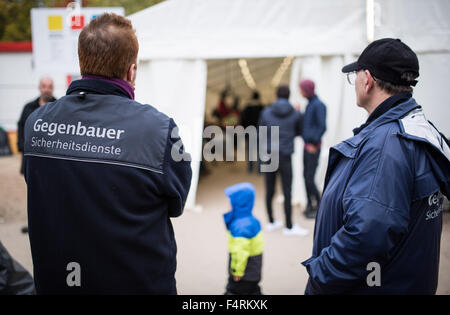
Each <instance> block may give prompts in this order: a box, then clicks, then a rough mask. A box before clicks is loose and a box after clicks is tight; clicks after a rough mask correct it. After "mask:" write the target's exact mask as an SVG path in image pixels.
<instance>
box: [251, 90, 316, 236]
mask: <svg viewBox="0 0 450 315" xmlns="http://www.w3.org/2000/svg"><path fill="white" fill-rule="evenodd" d="M289 94H290V91H289V87H288V86H286V85H280V86H279V87H278V89H277V100H276V101H275V103H274V104H272V105H271V106H269V107H268V108H265V109H264V110H263V112H262V113H261V117H260V120H259V126H267V127H276V128H279V139H278V140H279V141H278V146H274V144H273V143H271V142H270V141H268V143H267V150H268V151H270V152H271V154H277V155H278V156H279V167H278V169H277V170H276V171H274V172H266V173H265V184H266V208H267V214H268V217H269V223H268V224H267V226H266V230H267V231H273V230H276V229H278V228H281V227H282V223H281V222H279V221H275V220H274V216H273V210H272V199H273V195H274V193H275V181H276V175H277V173H279V174H280V177H281V183H282V187H283V194H284V213H285V222H286V227H285V229H284V230H283V233H284V234H285V235H301V236H304V235H306V234H307V233H308V231H307V230H306V229H303V228H301V227H300V226H298V225H293V224H292V205H291V187H292V164H291V155H292V153H293V152H294V138H295V137H296V136H299V135H300V133H301V119H302V117H301V114H300V112H298V111H297V110H295V109H294V107H293V106H292V105H291V104H290V103H289V101H288V99H289ZM270 138H271V137H269V139H270ZM276 147H278V152H273V151H274V150H275V148H276ZM265 163H267V162H265Z"/></svg>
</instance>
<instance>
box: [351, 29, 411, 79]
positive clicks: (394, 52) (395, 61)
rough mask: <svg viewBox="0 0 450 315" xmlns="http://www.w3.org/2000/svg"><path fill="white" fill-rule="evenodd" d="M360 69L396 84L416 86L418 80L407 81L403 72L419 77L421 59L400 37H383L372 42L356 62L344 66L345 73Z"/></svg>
mask: <svg viewBox="0 0 450 315" xmlns="http://www.w3.org/2000/svg"><path fill="white" fill-rule="evenodd" d="M359 70H369V71H370V73H371V74H372V75H373V76H374V77H375V78H379V79H380V80H383V81H386V82H390V83H392V84H395V85H404V86H411V85H412V86H415V85H416V84H417V80H412V81H406V80H405V79H402V74H404V73H405V72H410V73H412V74H414V76H415V77H416V78H417V77H418V76H419V60H418V59H417V56H416V54H415V53H414V51H412V50H411V48H409V47H408V46H407V45H406V44H405V43H403V42H402V41H401V40H400V39H393V38H383V39H379V40H376V41H374V42H372V43H370V44H369V46H367V47H366V49H364V51H363V52H362V53H361V55H360V56H359V58H358V60H357V61H356V62H354V63H351V64H349V65H346V66H345V67H343V68H342V72H344V73H348V72H353V71H359Z"/></svg>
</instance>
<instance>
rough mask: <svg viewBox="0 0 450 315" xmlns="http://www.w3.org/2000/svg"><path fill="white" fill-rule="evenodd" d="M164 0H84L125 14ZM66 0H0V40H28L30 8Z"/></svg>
mask: <svg viewBox="0 0 450 315" xmlns="http://www.w3.org/2000/svg"><path fill="white" fill-rule="evenodd" d="M162 1H164V0H84V1H83V6H86V7H123V8H124V9H125V15H129V14H132V13H135V12H137V11H140V10H143V9H145V8H148V7H150V6H152V5H155V4H157V3H160V2H162ZM69 2H71V1H67V0H0V41H3V42H9V41H11V42H14V41H30V40H31V20H30V10H31V9H32V8H39V7H41V8H45V7H47V8H52V7H65V6H66V5H67V4H68V3H69Z"/></svg>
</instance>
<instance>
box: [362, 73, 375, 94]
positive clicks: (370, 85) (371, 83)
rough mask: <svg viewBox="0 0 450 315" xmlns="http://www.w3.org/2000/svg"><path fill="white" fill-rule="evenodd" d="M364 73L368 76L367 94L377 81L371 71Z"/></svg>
mask: <svg viewBox="0 0 450 315" xmlns="http://www.w3.org/2000/svg"><path fill="white" fill-rule="evenodd" d="M364 72H365V74H366V76H365V79H364V88H365V90H366V93H369V92H370V90H371V89H372V88H373V86H374V84H375V80H374V79H373V77H372V74H371V73H370V72H369V70H364Z"/></svg>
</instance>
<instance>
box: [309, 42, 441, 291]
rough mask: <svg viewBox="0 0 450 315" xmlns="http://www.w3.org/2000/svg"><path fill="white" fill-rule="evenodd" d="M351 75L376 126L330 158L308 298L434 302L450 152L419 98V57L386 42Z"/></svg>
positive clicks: (363, 129) (370, 50)
mask: <svg viewBox="0 0 450 315" xmlns="http://www.w3.org/2000/svg"><path fill="white" fill-rule="evenodd" d="M342 71H343V72H344V73H347V74H348V78H349V82H350V83H351V84H354V85H355V92H356V98H357V105H358V106H360V107H362V108H364V109H365V110H366V111H367V112H368V113H369V118H368V119H367V121H366V122H365V123H364V124H363V125H361V126H360V127H358V128H356V129H354V136H353V137H351V138H349V139H347V140H345V141H343V142H341V143H339V144H337V145H336V146H334V147H332V148H331V149H330V158H329V165H328V170H327V173H326V178H325V187H324V193H323V197H322V200H321V203H320V207H319V209H318V213H317V220H316V226H315V231H314V246H313V253H312V257H311V258H309V259H308V260H306V261H305V262H303V265H304V266H305V267H306V269H307V271H308V273H309V281H308V284H307V287H306V294H435V292H436V288H437V284H438V272H439V249H440V239H441V232H442V207H443V201H444V195H445V196H447V198H448V197H449V194H450V149H449V145H448V141H447V140H446V138H445V137H444V136H443V135H442V134H441V133H440V132H439V131H438V130H437V129H436V128H435V127H434V126H433V125H432V124H431V123H430V122H429V121H428V120H427V119H426V118H425V114H424V111H423V109H422V107H421V106H420V105H419V104H418V103H417V102H416V100H415V99H414V98H413V97H412V91H413V88H412V87H413V86H415V85H416V83H417V80H416V78H417V77H418V76H419V62H418V59H417V56H416V54H415V53H414V52H413V51H412V50H411V49H410V48H409V47H408V46H407V45H406V44H404V43H403V42H402V41H400V40H399V39H391V38H385V39H380V40H377V41H374V42H372V43H371V44H370V45H369V46H368V47H367V48H366V49H365V50H364V51H363V52H362V54H361V56H360V57H359V58H358V60H357V61H356V62H354V63H352V64H349V65H347V66H345V67H344V68H343V69H342Z"/></svg>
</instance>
